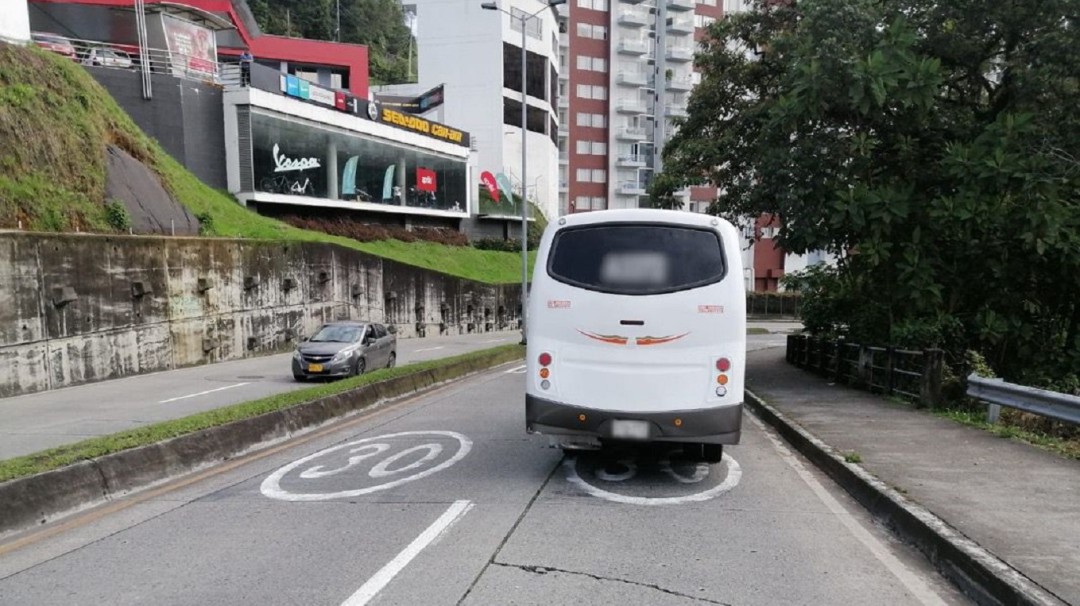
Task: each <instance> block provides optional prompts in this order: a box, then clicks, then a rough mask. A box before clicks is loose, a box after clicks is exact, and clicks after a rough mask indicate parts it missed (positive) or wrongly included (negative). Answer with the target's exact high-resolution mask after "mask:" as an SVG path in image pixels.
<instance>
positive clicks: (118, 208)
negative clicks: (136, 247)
mask: <svg viewBox="0 0 1080 606" xmlns="http://www.w3.org/2000/svg"><path fill="white" fill-rule="evenodd" d="M105 222H106V223H108V224H109V227H111V228H113V229H115V230H116V231H127V230H129V229H131V213H129V212H128V209H127V207H126V206H124V203H123V202H117V201H116V200H112V201H111V202H107V203H105Z"/></svg>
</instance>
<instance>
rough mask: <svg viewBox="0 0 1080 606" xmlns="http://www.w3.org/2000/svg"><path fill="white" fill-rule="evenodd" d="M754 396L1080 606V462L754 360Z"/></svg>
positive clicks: (753, 355)
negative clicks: (851, 454)
mask: <svg viewBox="0 0 1080 606" xmlns="http://www.w3.org/2000/svg"><path fill="white" fill-rule="evenodd" d="M747 383H748V388H749V389H750V390H751V391H752V392H754V393H755V394H757V395H758V396H760V397H761V398H763V399H764V400H765V401H766V402H767V403H768V404H770V405H771V406H773V407H775V408H776V409H778V410H779V411H780V412H781V413H783V414H784V415H785V416H787V417H788V418H789V419H791V420H792V421H794V422H796V423H798V424H799V425H801V426H802V427H803V429H805V430H807V431H809V432H810V433H812V434H814V435H815V436H817V437H818V438H820V439H821V440H822V441H824V442H825V443H826V444H828V445H829V446H831V447H832V448H834V449H836V450H838V451H842V452H855V453H858V455H859V456H860V457H861V459H862V462H861V463H860V465H861V466H862V467H863V468H864V469H866V470H867V471H868V472H870V473H871V474H874V475H875V476H877V477H878V478H879V479H881V480H882V481H883V482H885V483H886V484H888V485H889V486H891V487H893V488H895V489H897V490H898V491H900V492H901V493H903V494H904V495H905V496H906V497H908V498H909V499H911V500H913V501H915V502H916V503H918V504H920V505H922V506H923V507H925V508H927V509H929V510H930V511H931V512H933V513H934V514H936V515H937V516H938V517H940V518H942V519H943V520H945V521H946V522H947V523H948V524H950V525H951V526H953V527H954V528H955V529H957V530H958V531H959V532H961V533H963V534H964V535H966V536H967V537H968V538H970V539H972V540H974V541H975V542H976V543H978V544H979V545H981V546H982V547H983V548H984V549H986V550H988V551H990V552H991V553H993V554H994V555H996V556H997V557H999V558H1001V559H1002V560H1004V561H1005V562H1007V563H1008V564H1009V565H1011V566H1012V567H1014V568H1016V569H1017V570H1019V571H1020V572H1021V573H1022V574H1024V575H1026V576H1027V577H1028V578H1030V579H1031V580H1032V581H1034V582H1035V583H1037V584H1039V585H1041V586H1042V587H1043V588H1045V589H1046V590H1048V591H1050V592H1052V593H1054V594H1056V595H1057V596H1058V597H1060V598H1061V599H1062V600H1064V601H1065V602H1067V603H1072V604H1080V462H1077V461H1072V460H1068V459H1064V458H1061V457H1058V456H1057V455H1054V454H1051V453H1048V452H1044V451H1042V450H1039V449H1037V448H1035V447H1032V446H1028V445H1026V444H1020V443H1017V442H1013V441H1010V440H1006V439H1003V438H998V437H996V436H993V435H991V434H990V433H988V432H985V431H981V430H979V429H975V428H972V427H967V426H963V425H960V424H958V423H955V422H953V421H950V420H947V419H942V418H938V417H935V416H933V415H931V414H930V413H928V412H925V411H920V410H916V409H914V408H913V407H911V406H905V405H901V404H894V403H891V402H889V401H887V400H885V399H884V398H881V397H878V396H875V395H872V394H869V393H867V392H863V391H858V390H855V389H852V388H849V387H846V386H842V385H830V384H829V382H828V381H827V380H826V379H823V378H821V377H818V376H816V375H814V374H812V373H809V372H806V371H803V370H800V369H798V368H796V367H795V366H793V365H790V364H788V363H787V362H786V361H785V360H784V348H783V347H774V348H770V349H766V350H760V351H754V352H750V353H749V357H748V364H747Z"/></svg>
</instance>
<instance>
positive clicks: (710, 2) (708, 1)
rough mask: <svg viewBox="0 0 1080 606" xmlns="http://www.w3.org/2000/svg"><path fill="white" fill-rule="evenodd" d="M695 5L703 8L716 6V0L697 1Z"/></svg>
mask: <svg viewBox="0 0 1080 606" xmlns="http://www.w3.org/2000/svg"><path fill="white" fill-rule="evenodd" d="M697 3H698V4H704V5H705V6H716V0H697Z"/></svg>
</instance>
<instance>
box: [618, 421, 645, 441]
mask: <svg viewBox="0 0 1080 606" xmlns="http://www.w3.org/2000/svg"><path fill="white" fill-rule="evenodd" d="M611 435H612V437H615V438H625V439H630V440H644V439H645V438H648V437H649V424H648V423H647V422H645V421H612V422H611Z"/></svg>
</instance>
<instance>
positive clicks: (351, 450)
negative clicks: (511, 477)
mask: <svg viewBox="0 0 1080 606" xmlns="http://www.w3.org/2000/svg"><path fill="white" fill-rule="evenodd" d="M402 438H406V440H401V439H402ZM395 439H397V443H395ZM419 440H423V442H422V443H420V444H416V442H417V441H419ZM403 441H404V442H405V443H406V444H407V445H408V447H407V448H402V444H401V442H403ZM395 448H396V450H395ZM471 449H472V441H471V440H469V438H467V437H465V436H463V435H461V434H460V433H457V432H453V431H403V432H400V433H391V434H386V435H382V436H376V437H373V438H364V439H362V440H354V441H352V442H347V443H345V444H339V445H337V446H332V447H330V448H326V449H324V450H320V451H319V452H316V453H315V454H312V455H308V456H306V457H304V458H302V459H298V460H296V461H293V462H292V463H289V464H288V465H286V466H284V467H282V468H280V469H278V470H277V471H275V472H274V473H272V474H270V475H269V476H267V478H266V479H265V480H263V482H262V485H261V486H260V490H261V491H262V493H263V494H264V495H265V496H267V497H270V498H271V499H278V500H281V501H327V500H330V499H343V498H350V497H358V496H360V495H365V494H371V493H373V492H378V491H381V490H388V489H390V488H394V487H396V486H401V485H402V484H406V483H409V482H414V481H416V480H419V479H421V478H426V477H428V476H430V475H433V474H436V473H438V472H440V471H443V470H444V469H447V468H449V467H451V466H452V465H454V464H455V463H457V462H458V461H460V460H461V459H463V458H465V455H467V454H469V451H470V450H471ZM342 455H345V456H344V457H343V456H342ZM380 456H381V458H378V460H376V458H377V457H380ZM297 470H299V473H296V474H293V475H290V474H292V472H294V471H297ZM365 470H366V471H365ZM341 474H345V475H344V476H343V477H345V476H347V477H348V478H349V480H350V481H354V482H356V483H357V486H355V487H354V488H350V489H348V490H340V491H336V492H294V491H293V490H292V489H290V488H291V487H294V486H297V485H303V484H304V483H305V481H308V482H310V481H314V480H320V479H323V478H328V477H333V476H337V475H341ZM402 474H407V475H402ZM283 480H285V481H286V482H287V484H288V485H289V486H290V488H284V487H282V482H283ZM371 480H376V481H378V480H382V481H381V482H376V483H370V484H369V483H368V481H371Z"/></svg>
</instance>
